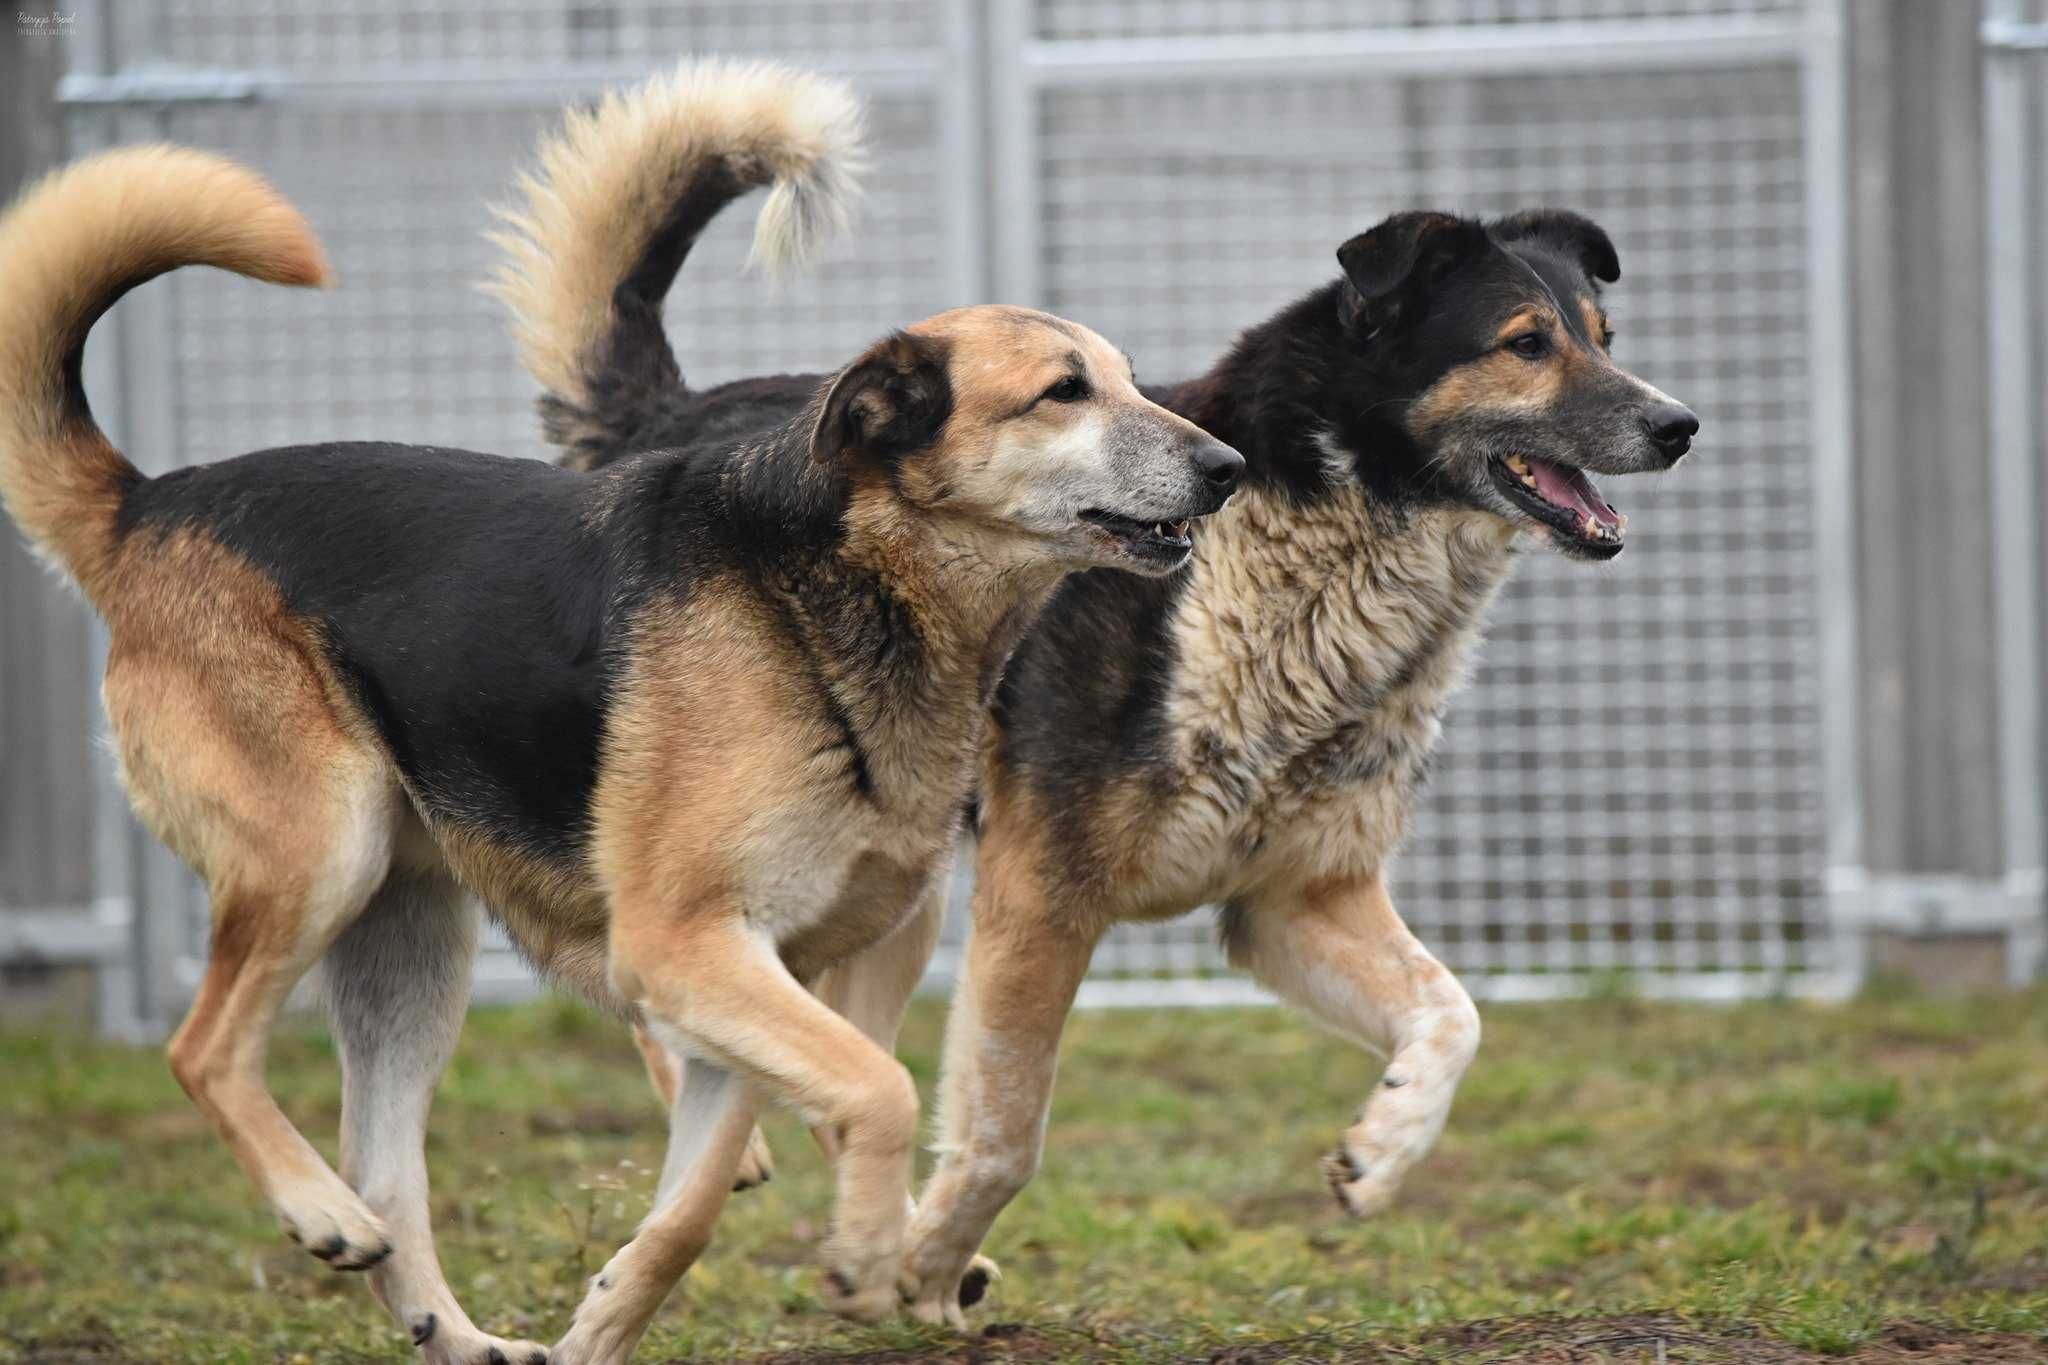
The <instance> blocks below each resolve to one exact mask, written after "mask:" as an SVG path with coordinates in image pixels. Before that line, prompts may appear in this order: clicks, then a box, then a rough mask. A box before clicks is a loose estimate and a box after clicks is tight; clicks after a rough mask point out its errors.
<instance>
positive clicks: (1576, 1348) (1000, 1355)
mask: <svg viewBox="0 0 2048 1365" xmlns="http://www.w3.org/2000/svg"><path fill="white" fill-rule="evenodd" d="M1380 1336H1381V1334H1380V1333H1378V1332H1376V1331H1374V1330H1373V1329H1371V1328H1369V1327H1362V1326H1352V1327H1337V1328H1331V1329H1330V1330H1328V1331H1324V1332H1317V1333H1313V1334H1310V1335H1306V1336H1295V1337H1284V1338H1275V1339H1273V1340H1269V1341H1261V1342H1246V1343H1243V1344H1240V1345H1230V1346H1221V1347H1216V1348H1213V1349H1210V1350H1206V1351H1199V1352H1192V1353H1188V1354H1185V1355H1180V1356H1175V1355H1173V1354H1172V1353H1170V1352H1168V1351H1164V1350H1162V1344H1161V1343H1159V1342H1156V1341H1148V1340H1146V1339H1145V1338H1144V1337H1143V1336H1142V1335H1127V1334H1123V1333H1113V1332H1107V1331H1105V1332H1102V1333H1099V1334H1098V1333H1093V1332H1090V1331H1088V1330H1086V1329H1083V1328H1061V1327H1048V1326H1030V1325H1025V1324H1021V1323H998V1324H995V1325H993V1326H990V1327H989V1328H987V1329H985V1330H984V1331H983V1332H982V1333H980V1334H979V1335H978V1336H975V1337H971V1338H967V1339H964V1340H962V1341H960V1342H959V1343H957V1344H955V1345H946V1346H927V1347H921V1348H919V1347H909V1348H902V1349H889V1350H879V1351H861V1352H854V1353H842V1354H830V1353H821V1352H818V1351H815V1350H810V1351H783V1352H777V1353H775V1354H772V1355H763V1356H753V1357H750V1358H747V1360H746V1363H745V1365H823V1363H824V1362H830V1365H1002V1363H1003V1362H1017V1365H1031V1363H1032V1362H1041V1361H1045V1362H1050V1361H1056V1360H1057V1361H1084V1362H1085V1361H1119V1362H1121V1361H1134V1360H1168V1359H1176V1358H1177V1359H1185V1360H1188V1361H1194V1362H1201V1365H1309V1363H1310V1362H1317V1363H1321V1362H1328V1365H1411V1363H1417V1362H1424V1361H1447V1362H1461V1363H1463V1362H1473V1363H1474V1365H1476V1363H1477V1362H1495V1361H1499V1362H1514V1365H1594V1362H1600V1363H1601V1365H1617V1363H1618V1362H1636V1361H1643V1362H1651V1361H1660V1362H1699V1363H1700V1365H1705V1363H1706V1362H1721V1363H1723V1365H1806V1363H1807V1362H1822V1361H1828V1362H1848V1365H1907V1363H1908V1362H1921V1363H1922V1365H1936V1362H1943V1363H1945V1365H2023V1363H2024V1365H2040V1362H2042V1361H2043V1360H2048V1341H2044V1340H2042V1339H2039V1338H2035V1337H2029V1336H2024V1335H2021V1334H2018V1333H1983V1332H1980V1333H1972V1332H1962V1331H1955V1330H1952V1329H1949V1328H1942V1327H1930V1326H1924V1325H1921V1324H1917V1323H1909V1322H1900V1323H1894V1324H1892V1325H1891V1326H1890V1327H1888V1328H1886V1329H1885V1331H1884V1332H1883V1333H1882V1334H1880V1335H1879V1336H1878V1338H1877V1339H1876V1340H1874V1341H1871V1342H1869V1343H1867V1344H1866V1345H1864V1346H1862V1347H1860V1348H1858V1349H1856V1350H1854V1351H1851V1352H1848V1353H1847V1354H1838V1355H1822V1354H1818V1353H1816V1352H1812V1351H1806V1350H1802V1349H1800V1348H1799V1347H1796V1346H1792V1345H1789V1344H1788V1343H1786V1342H1782V1341H1776V1340H1773V1339H1770V1338H1767V1337H1765V1336H1763V1335H1761V1334H1760V1333H1757V1332H1754V1331H1746V1330H1744V1329H1741V1328H1735V1329H1730V1330H1722V1331H1706V1330H1702V1329H1700V1328H1698V1327H1696V1326H1693V1325H1691V1324H1688V1323H1684V1322H1681V1321H1679V1320H1678V1319H1676V1318H1668V1317H1658V1316H1654V1315H1629V1316H1620V1317H1602V1318H1567V1317H1533V1318H1493V1319H1487V1320H1484V1321H1480V1322H1471V1323H1463V1324H1460V1325H1458V1326H1456V1327H1451V1328H1446V1329H1444V1330H1442V1331H1439V1332H1436V1333H1433V1334H1431V1335H1429V1336H1427V1337H1425V1338H1423V1339H1422V1340H1420V1341H1414V1342H1405V1343H1396V1342H1390V1341H1385V1340H1381V1339H1379V1338H1380Z"/></svg>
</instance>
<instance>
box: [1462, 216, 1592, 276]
mask: <svg viewBox="0 0 2048 1365" xmlns="http://www.w3.org/2000/svg"><path fill="white" fill-rule="evenodd" d="M1493 230H1494V232H1495V233H1497V234H1498V235H1499V237H1500V239H1501V240H1502V241H1504V242H1518V241H1522V240H1525V239H1534V240H1536V241H1539V242H1547V243H1549V244H1550V245H1551V246H1554V247H1556V248H1557V249H1558V250H1560V251H1562V252H1564V253H1565V254H1566V255H1567V256H1569V257H1571V258H1572V259H1573V260H1575V261H1577V262H1578V263H1579V266H1580V268H1581V269H1583V270H1584V271H1585V272H1586V273H1587V274H1588V275H1591V276H1592V277H1593V278H1594V279H1596V280H1599V281H1601V282H1602V283H1604V284H1613V283H1614V282H1615V281H1616V280H1618V279H1620V278H1621V257H1619V256H1617V255H1615V254H1614V243H1613V242H1612V241H1610V240H1609V239H1608V236H1607V230H1606V229H1605V228H1603V227H1601V226H1600V225H1599V224H1598V223H1596V222H1594V221H1593V220H1592V219H1591V218H1588V217H1586V216H1585V215H1584V214H1582V213H1573V212H1572V211H1571V210H1570V209H1527V210H1525V211H1523V212H1521V213H1511V214H1509V215H1508V216H1507V217H1505V218H1503V219H1501V220H1500V221H1499V222H1497V223H1495V224H1494V225H1493Z"/></svg>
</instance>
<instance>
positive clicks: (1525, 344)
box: [1508, 332, 1550, 360]
mask: <svg viewBox="0 0 2048 1365" xmlns="http://www.w3.org/2000/svg"><path fill="white" fill-rule="evenodd" d="M1508 349H1509V350H1510V351H1513V352H1514V353H1515V354H1516V355H1518V356H1521V357H1522V358H1523V359H1524V360H1534V359H1535V358H1536V357H1537V356H1539V355H1542V354H1543V353H1544V352H1545V351H1547V350H1549V349H1550V338H1549V337H1546V336H1544V335H1543V333H1541V332H1524V333H1522V334H1521V335H1520V336H1518V337H1513V338H1510V339H1509V341H1508Z"/></svg>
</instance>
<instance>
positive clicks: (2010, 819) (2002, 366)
mask: <svg viewBox="0 0 2048 1365" xmlns="http://www.w3.org/2000/svg"><path fill="white" fill-rule="evenodd" d="M1986 11H1987V12H1986V15H1985V20H1986V23H1985V32H1984V35H1983V36H1984V39H1985V47H1986V61H1985V71H1984V149H1985V167H1984V181H1985V185H1984V238H1985V243H1984V245H1985V251H1984V256H1985V262H1986V266H1987V268H1986V271H1985V285H1986V297H1985V310H1984V311H1985V317H1986V319H1987V323H1988V326H1989V329H1990V387H1991V417H1990V421H1991V553H1992V558H1993V563H1994V566H1995V572H1996V581H1997V583H1998V585H1999V592H1998V593H1997V594H1996V601H1995V604H1994V612H1995V618H1994V619H1995V631H1996V637H1997V651H1998V653H1997V659H1998V726H1999V733H2000V736H2001V737H2002V743H2001V744H2000V748H1999V762H2000V773H1999V778H2000V787H2001V798H2002V799H2001V801H2000V803H1999V804H2000V808H2001V812H2002V822H2001V828H2002V831H2003V834H2004V839H2003V845H2004V851H2005V881H2006V894H2007V895H2008V896H2009V897H2010V898H2011V899H2012V901H2013V905H2014V910H2015V921H2016V922H2015V926H2014V942H2013V944H2012V947H2011V949H2010V951H2009V953H2008V957H2007V968H2008V972H2009V974H2010V977H2011V979H2012V981H2013V984H2015V985H2019V984H2023V983H2024V982H2027V981H2030V980H2032V979H2033V978H2034V977H2035V976H2036V975H2038V974H2039V973H2040V972H2041V971H2042V969H2043V966H2044V964H2043V962H2042V954H2043V949H2044V945H2043V929H2042V919H2043V914H2044V905H2043V883H2044V877H2043V865H2044V861H2048V859H2044V856H2043V840H2044V828H2043V823H2042V821H2043V814H2042V802H2041V784H2042V780H2043V761H2042V750H2041V688H2042V676H2041V644H2040V637H2039V630H2040V623H2041V617H2040V613H2039V609H2038V596H2037V590H2038V588H2039V587H2040V585H2041V582H2042V577H2041V541H2040V524H2039V522H2038V520H2037V519H2036V511H2037V509H2038V508H2039V506H2040V497H2041V490H2040V480H2039V470H2038V465H2037V461H2038V460H2039V459H2040V456H2041V433H2040V432H2039V430H2037V428H2036V407H2035V404H2036V403H2037V402H2038V401H2039V396H2040V388H2041V373H2042V368H2041V363H2040V358H2039V357H2037V356H2036V355H2035V354H2034V348H2035V344H2034V327H2033V318H2032V309H2033V307H2034V305H2035V302H2036V300H2038V299H2040V297H2041V279H2040V277H2039V269H2040V268H2039V264H2038V262H2037V261H2036V260H2035V257H2034V252H2033V249H2032V245H2033V244H2032V240H2031V239H2032V236H2033V234H2032V232H2031V231H2030V228H2031V226H2032V210H2033V206H2034V204H2035V202H2036V201H2035V198H2034V193H2035V179H2034V178H2035V176H2036V174H2037V173H2038V169H2039V168H2038V165H2037V161H2036V159H2037V158H2038V157H2039V156H2040V154H2041V151H2042V149H2041V148H2039V147H2036V146H2035V145H2034V142H2033V134H2034V128H2033V122H2032V115H2033V108H2032V102H2031V101H2032V97H2033V94H2034V91H2035V90H2036V89H2037V88H2038V87H2039V85H2040V83H2041V82H2042V80H2043V79H2044V78H2048V51H2044V50H2043V49H2042V48H2041V47H2040V46H2029V45H2028V43H2027V42H2026V35H2027V33H2028V31H2029V30H2028V28H2027V25H2026V20H2027V19H2028V17H2029V16H2028V13H2027V5H2026V0H1987V4H1986ZM2033 31H2034V32H2035V33H2036V34H2037V35H2040V36H2048V26H2040V25H2036V26H2034V29H2033ZM2037 41H2038V37H2037Z"/></svg>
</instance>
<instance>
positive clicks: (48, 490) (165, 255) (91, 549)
mask: <svg viewBox="0 0 2048 1365" xmlns="http://www.w3.org/2000/svg"><path fill="white" fill-rule="evenodd" d="M181 265H212V266H219V267H220V268H221V269H223V270H232V271H234V272H235V273H236V274H239V275H249V276H252V277H254V278H256V279H259V280H269V281H271V282H272V283H274V284H297V285H318V284H325V283H326V282H327V280H328V271H327V261H326V258H325V257H324V256H323V255H322V253H321V250H320V243H319V241H318V239H316V238H315V237H314V235H313V230H312V229H311V228H310V227H308V226H307V224H306V221H305V219H304V218H302V217H301V216H300V215H299V212H298V210H297V209H295V208H293V207H292V206H291V205H290V204H289V203H287V202H286V201H285V199H284V198H283V196H281V195H279V194H278V192H277V191H276V190H275V189H272V188H271V186H270V185H269V184H268V183H267V182H266V181H264V180H263V179H262V177H260V176H258V175H256V174H255V173H254V172H252V171H249V170H247V169H245V168H243V167H241V166H238V165H236V164H235V163H234V162H232V161H228V160H226V159H225V158H222V157H218V156H214V155H211V154H210V153H207V152H199V151H193V150H191V149H189V148H185V147H172V146H162V145H160V146H147V147H123V148H119V149H117V150H114V151H111V152H104V153H101V154H100V155H98V156H94V157H89V158H87V159H86V160H84V161H80V162H77V163H75V164H74V165H71V166H67V167H65V168H64V169H62V170H58V171H54V172H52V173H51V174H50V175H48V176H46V177H45V178H43V179H42V180H41V181H38V182H37V183H36V184H34V185H31V186H30V187H29V188H28V189H27V190H26V191H24V192H23V193H22V195H21V197H20V198H18V199H16V200H15V201H14V203H13V205H12V206H10V207H9V208H8V210H7V212H6V213H5V214H4V215H0V500H4V501H5V503H6V505H7V510H8V512H9V513H10V514H11V515H12V516H13V517H14V520H15V521H16V522H17V523H19V524H20V526H21V529H22V530H23V531H25V532H27V534H28V537H29V540H30V541H31V542H32V543H33V544H34V546H35V548H36V550H37V551H38V553H40V554H42V555H43V556H45V557H46V558H48V559H49V560H51V561H52V562H54V563H55V564H56V565H58V566H59V567H61V568H63V569H64V570H66V571H67V572H68V573H69V574H70V575H71V576H72V577H73V578H74V579H76V580H77V581H78V583H79V584H80V585H81V586H82V587H83V588H84V589H85V590H86V593H87V594H88V595H92V593H93V591H94V583H95V582H96V581H97V580H98V579H99V578H100V577H101V575H102V574H103V573H104V571H105V568H106V563H107V559H108V557H109V555H110V554H111V552H112V549H113V545H114V540H115V530H114V527H115V519H116V517H117V515H118V514H119V511H120V506H121V499H122V496H123V494H124V493H125V491H126V490H127V488H128V487H129V486H130V485H131V484H133V483H134V482H136V480H138V479H139V478H141V475H140V474H139V473H138V472H137V470H136V468H135V466H134V465H133V464H131V463H129V461H128V458H127V457H126V456H124V455H123V454H121V452H120V451H118V450H116V449H114V446H113V444H112V443H111V442H110V441H108V440H107V437H106V434H105V433H104V432H102V431H101V430H100V429H99V426H98V425H97V424H96V423H95V422H94V421H93V418H92V410H91V408H90V407H89V406H87V404H86V401H85V389H84V385H83V382H82V380H81V378H80V372H79V365H80V356H81V353H82V352H83V351H84V349H85V336H86V333H87V332H88V331H90V330H91V328H92V325H93V323H95V322H97V321H98V320H99V318H100V315H101V314H103V313H105V312H106V311H107V309H108V308H110V307H112V306H113V304H114V301H115V300H116V299H118V298H120V297H121V296H122V295H123V294H125V293H127V292H128V291H129V290H130V289H133V288H134V287H135V286H136V285H138V284H141V283H143V282H144V281H146V280H150V279H153V278H155V277H156V276H158V275H161V274H163V273H164V272H165V271H167V270H175V269H176V268H177V267H179V266H181Z"/></svg>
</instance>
